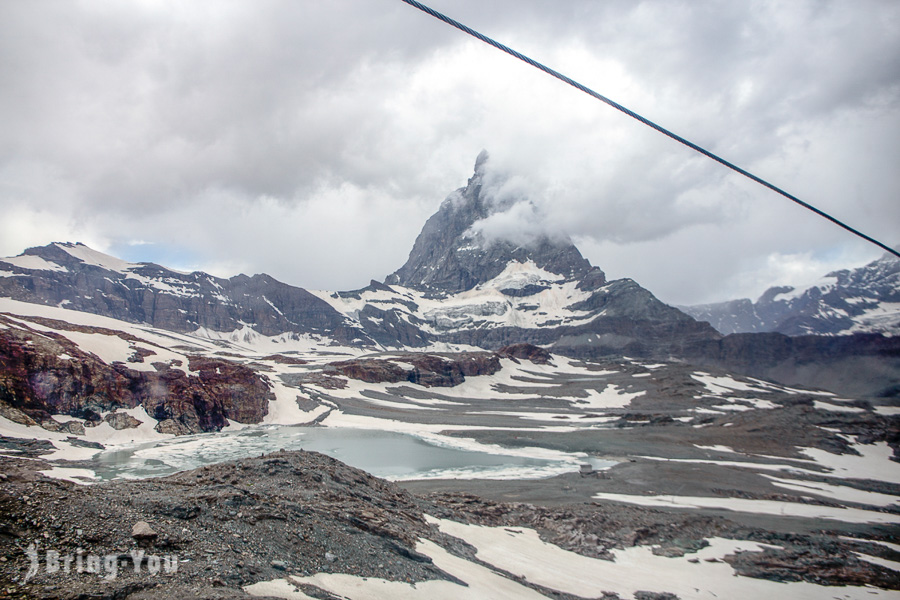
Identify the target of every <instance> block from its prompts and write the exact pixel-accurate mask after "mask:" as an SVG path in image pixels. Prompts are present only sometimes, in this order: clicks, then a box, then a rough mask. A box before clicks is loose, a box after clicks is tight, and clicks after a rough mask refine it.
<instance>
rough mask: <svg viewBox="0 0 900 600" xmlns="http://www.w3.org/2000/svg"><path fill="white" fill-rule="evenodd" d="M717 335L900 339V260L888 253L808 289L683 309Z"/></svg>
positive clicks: (785, 288)
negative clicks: (862, 334)
mask: <svg viewBox="0 0 900 600" xmlns="http://www.w3.org/2000/svg"><path fill="white" fill-rule="evenodd" d="M680 308H681V309H682V310H683V311H684V312H686V313H687V314H689V315H691V316H692V317H694V318H696V319H699V320H702V321H708V322H709V323H711V324H712V326H713V327H715V328H716V329H717V330H718V331H720V332H722V333H725V334H728V333H748V332H762V331H777V332H779V333H783V334H785V335H791V336H798V335H847V334H851V333H860V332H876V333H884V334H889V335H900V259H898V258H897V257H896V256H894V255H892V254H889V253H885V254H884V255H883V256H882V257H881V258H879V259H878V260H876V261H873V262H871V263H869V264H867V265H865V266H863V267H859V268H856V269H842V270H839V271H833V272H831V273H828V274H827V275H825V276H824V277H822V278H821V279H820V280H819V281H816V282H814V283H812V284H810V285H806V286H798V287H793V286H778V287H772V288H769V289H768V290H766V291H765V293H763V294H762V296H760V297H759V299H758V300H757V301H756V302H753V301H751V300H750V299H748V298H742V299H740V300H730V301H727V302H719V303H715V304H703V305H696V306H684V307H680Z"/></svg>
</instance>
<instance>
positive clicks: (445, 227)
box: [386, 152, 603, 294]
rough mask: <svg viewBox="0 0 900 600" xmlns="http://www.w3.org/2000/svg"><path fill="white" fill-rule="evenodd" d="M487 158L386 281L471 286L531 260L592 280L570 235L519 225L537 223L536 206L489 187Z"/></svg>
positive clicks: (598, 275)
mask: <svg viewBox="0 0 900 600" xmlns="http://www.w3.org/2000/svg"><path fill="white" fill-rule="evenodd" d="M488 175H489V159H488V158H487V153H485V152H482V154H480V155H479V157H478V160H477V161H476V166H475V174H474V175H473V176H472V177H471V178H470V179H469V181H468V183H467V185H466V187H464V188H460V189H458V190H456V191H454V192H453V193H451V194H450V195H449V196H448V197H447V199H446V200H444V202H443V203H442V204H441V206H440V208H439V209H438V211H437V212H436V213H435V214H434V215H432V216H431V218H429V219H428V221H427V222H426V223H425V226H424V227H423V228H422V231H421V233H420V234H419V236H418V238H416V242H415V244H414V245H413V249H412V251H411V252H410V255H409V259H408V260H407V262H406V264H404V265H403V266H402V267H401V268H400V269H398V270H397V271H396V272H395V273H393V274H392V275H390V276H388V278H387V279H386V283H388V284H398V285H402V286H405V287H409V288H414V289H417V290H421V291H425V292H429V293H433V294H447V293H457V292H462V291H465V290H470V289H472V288H474V287H476V286H478V285H481V284H484V283H486V282H488V281H490V280H492V279H494V278H496V277H497V276H499V275H500V274H501V273H502V272H503V271H504V269H506V268H507V265H509V264H511V263H513V262H515V263H521V264H525V263H528V262H531V263H533V264H535V265H536V266H537V267H539V268H540V269H543V270H545V271H547V272H550V273H553V274H555V275H556V276H558V278H559V277H561V278H564V279H568V280H578V279H581V278H583V277H585V276H587V275H589V274H590V275H591V277H592V278H593V280H594V281H595V282H596V281H598V280H600V279H603V277H602V271H600V270H599V269H597V268H596V267H592V266H591V264H590V263H589V262H588V261H587V260H586V259H585V258H584V257H583V256H582V255H581V253H580V252H579V251H578V249H577V248H576V247H575V246H574V245H573V244H572V243H571V241H570V240H568V239H558V238H557V237H551V236H548V235H546V234H545V233H542V232H541V231H540V229H539V228H538V229H534V230H527V228H524V230H523V226H522V224H523V223H525V224H527V223H536V222H537V221H539V219H536V218H535V215H533V214H526V213H529V211H531V212H533V211H534V210H535V208H534V205H533V204H531V203H530V202H529V201H528V199H527V198H525V197H524V196H520V195H517V194H516V192H515V190H514V189H506V190H505V191H503V193H499V192H498V190H499V189H502V188H503V186H502V184H501V183H498V182H497V181H493V182H492V183H491V185H490V187H488V186H487V184H486V181H487V180H488V179H490V177H489V176H488Z"/></svg>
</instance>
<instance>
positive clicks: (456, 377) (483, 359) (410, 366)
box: [326, 352, 501, 387]
mask: <svg viewBox="0 0 900 600" xmlns="http://www.w3.org/2000/svg"><path fill="white" fill-rule="evenodd" d="M500 369H501V365H500V356H499V355H498V354H494V353H491V352H463V353H459V354H399V355H397V356H396V357H392V358H390V359H374V358H363V359H354V360H346V361H340V362H333V363H329V364H328V366H327V371H326V372H327V373H336V374H339V375H342V376H344V377H348V378H350V379H356V380H359V381H365V382H366V383H399V382H401V381H407V382H409V383H416V384H419V385H422V386H425V387H453V386H455V385H459V384H460V383H462V382H463V381H465V378H466V377H467V376H469V377H472V376H477V375H492V374H494V373H496V372H497V371H499V370H500Z"/></svg>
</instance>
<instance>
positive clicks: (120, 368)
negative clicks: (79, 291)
mask: <svg viewBox="0 0 900 600" xmlns="http://www.w3.org/2000/svg"><path fill="white" fill-rule="evenodd" d="M0 324H6V325H8V326H7V327H6V328H0V405H2V407H3V408H2V411H3V413H2V414H8V415H9V418H11V419H13V420H16V421H17V422H22V423H23V424H35V423H40V424H42V425H44V426H45V427H47V428H48V429H52V430H54V431H67V432H69V433H73V434H83V433H84V431H83V428H84V426H95V425H98V424H99V423H101V422H102V420H103V419H101V417H100V414H101V413H103V412H107V411H114V410H115V409H117V408H134V407H136V406H138V405H143V406H144V408H145V410H146V411H147V413H148V414H149V415H150V416H151V417H153V418H154V419H156V420H158V421H161V422H167V421H170V422H168V423H166V424H162V423H161V424H160V425H159V426H158V430H159V431H166V432H169V433H176V434H182V433H199V432H202V431H217V430H219V429H221V428H222V427H224V426H225V425H227V423H228V420H229V419H230V420H233V421H237V422H239V423H259V422H260V421H262V419H263V417H264V416H265V415H266V414H267V412H268V403H269V401H270V400H274V395H273V394H272V392H271V391H270V390H269V387H268V384H267V383H266V382H265V380H264V379H263V378H262V377H261V376H260V375H259V374H257V373H255V372H254V371H253V370H252V369H250V368H248V367H246V366H243V365H239V364H236V363H233V362H230V361H226V360H222V359H218V358H216V359H209V358H201V357H191V358H189V365H188V370H190V371H193V372H196V374H195V373H193V372H192V373H191V374H188V373H185V372H184V371H183V370H181V369H177V368H174V367H176V366H179V365H180V362H179V361H172V362H171V363H162V362H157V363H153V364H154V366H155V367H156V368H157V369H158V371H156V372H153V371H149V372H148V371H135V370H133V369H130V368H128V366H127V365H126V364H124V363H114V364H112V365H108V364H106V363H104V362H103V361H101V360H100V359H99V358H98V357H96V356H94V355H93V354H88V353H85V352H83V351H81V350H80V349H79V348H78V346H76V345H75V344H73V343H72V342H71V341H70V340H68V339H67V338H65V337H63V336H62V335H60V334H56V333H52V332H46V331H37V330H34V329H31V328H30V327H28V326H27V325H26V324H23V323H21V322H19V321H12V320H10V319H7V318H6V317H3V316H2V315H0ZM48 324H49V323H48ZM52 325H53V326H59V327H58V328H60V329H71V328H75V327H76V326H72V325H67V324H60V323H59V322H56V321H54V322H52ZM77 329H78V330H79V331H84V332H87V333H98V334H102V335H116V336H119V337H121V338H122V339H125V340H127V341H133V342H138V341H140V340H138V339H137V338H135V337H134V336H129V335H127V334H121V333H118V332H115V331H111V330H100V329H92V328H89V327H77ZM141 354H143V355H144V356H147V355H149V353H146V352H145V353H141ZM56 414H65V415H70V416H73V417H77V418H79V419H83V420H84V423H81V422H77V423H73V424H65V425H62V424H59V423H56V422H55V421H53V420H52V418H51V415H56ZM113 415H116V416H113ZM110 419H111V420H112V421H111V422H110V424H111V425H113V426H114V427H117V426H118V427H131V426H135V422H136V419H132V418H131V417H129V416H128V415H126V414H124V413H122V414H121V415H119V414H117V413H112V414H111V415H108V418H107V420H108V421H110Z"/></svg>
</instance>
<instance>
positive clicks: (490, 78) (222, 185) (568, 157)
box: [0, 0, 900, 302]
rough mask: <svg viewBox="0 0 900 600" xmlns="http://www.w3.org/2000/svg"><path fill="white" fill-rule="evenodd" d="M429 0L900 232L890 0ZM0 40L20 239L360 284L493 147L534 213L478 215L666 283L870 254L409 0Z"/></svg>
mask: <svg viewBox="0 0 900 600" xmlns="http://www.w3.org/2000/svg"><path fill="white" fill-rule="evenodd" d="M433 5H434V7H435V8H436V9H438V10H442V11H445V12H447V13H448V14H450V15H451V16H453V17H455V18H458V19H460V20H462V21H464V22H466V23H468V24H469V25H471V26H472V27H474V28H476V29H478V30H481V31H483V32H485V33H487V34H491V35H494V36H495V37H496V38H498V39H499V40H500V41H503V42H505V43H508V44H510V45H512V46H513V47H516V48H517V49H519V50H521V51H523V52H524V53H526V54H529V55H532V56H533V57H534V58H536V59H539V60H542V61H545V62H546V63H547V64H549V65H550V66H552V67H554V68H557V69H559V70H561V71H563V72H565V73H567V74H569V75H571V76H572V77H574V78H575V79H578V80H580V81H582V82H583V83H585V84H586V85H588V86H591V87H593V88H595V89H596V90H597V91H599V92H601V93H603V94H606V95H607V96H609V97H611V98H612V99H614V100H616V101H618V102H621V103H623V104H625V105H626V106H629V107H630V108H632V109H634V110H636V111H638V112H640V113H642V114H644V115H646V116H647V117H649V118H652V119H654V120H657V121H658V122H660V123H661V124H662V125H664V126H666V127H669V128H671V129H672V130H674V131H676V132H677V133H679V134H682V135H684V136H686V137H688V138H690V139H693V140H694V141H696V142H698V143H700V144H703V145H707V146H709V147H710V148H711V149H713V150H714V151H717V152H720V153H721V154H723V155H724V156H725V157H726V158H728V159H730V160H733V161H735V162H737V163H739V164H741V165H742V166H746V167H747V168H749V169H750V170H751V171H754V172H756V173H758V174H759V175H761V176H764V177H767V178H770V179H771V180H772V181H773V182H774V183H776V184H777V185H781V186H783V187H785V188H786V189H788V190H789V191H791V192H792V193H795V194H797V195H798V196H799V197H801V198H803V199H805V200H807V201H809V202H811V203H813V204H816V205H818V206H821V207H822V208H823V209H826V210H829V211H832V212H834V213H835V214H836V215H837V216H839V217H840V218H844V219H846V220H847V221H848V222H850V223H851V224H853V225H854V226H856V227H858V228H860V229H862V230H865V231H867V232H869V233H870V234H872V235H874V236H875V237H879V238H884V241H886V242H887V243H889V244H895V243H897V242H900V240H898V239H896V226H895V224H896V223H898V222H900V203H898V202H897V201H896V199H897V197H898V192H900V172H898V170H897V169H896V168H895V166H894V165H893V163H894V162H895V160H896V159H895V157H896V156H898V155H900V84H898V83H897V82H898V74H900V35H898V31H900V5H897V4H896V3H889V2H881V1H878V0H870V1H863V2H856V3H853V4H848V3H840V2H819V1H812V0H798V1H796V2H790V3H783V2H774V1H769V0H754V1H752V2H744V3H724V2H709V3H673V2H668V1H663V0H647V1H644V2H640V3H611V2H605V3H599V2H570V3H558V2H544V1H540V0H531V1H516V2H513V1H512V0H498V1H497V2H491V3H489V4H485V3H484V2H476V1H475V0H454V1H453V2H450V1H449V0H435V1H434V2H433ZM0 55H2V56H4V57H6V60H5V61H3V62H2V63H0V80H2V81H3V82H4V85H3V88H4V89H3V92H2V93H0V211H2V214H3V215H4V218H3V224H2V226H0V227H2V230H0V232H2V233H3V234H4V235H3V238H2V241H0V248H2V250H3V251H4V253H5V254H15V253H18V252H20V251H21V250H22V249H24V248H25V247H26V246H29V245H36V244H43V243H46V242H48V241H51V240H52V239H54V237H53V236H60V238H59V239H62V238H63V237H65V239H69V240H73V241H75V240H76V239H77V240H79V241H83V242H85V243H93V244H96V245H99V246H100V249H104V248H106V249H109V248H112V249H118V248H126V247H127V246H126V244H127V242H128V241H130V240H134V239H140V240H144V241H147V242H149V243H150V245H147V246H143V247H132V248H131V249H130V250H129V254H130V256H129V258H130V259H131V260H140V259H141V258H140V256H139V255H138V254H139V252H140V248H145V249H146V250H147V251H148V254H149V255H151V256H156V255H158V254H162V255H165V254H166V253H164V252H160V248H162V247H164V246H168V247H173V248H177V249H181V250H179V251H183V254H184V258H183V260H182V262H183V263H185V264H188V263H190V264H194V263H196V264H197V266H204V265H206V266H210V265H215V268H216V270H217V272H219V273H226V272H228V271H229V270H232V269H240V270H246V271H253V272H261V271H265V272H270V273H272V274H273V275H275V276H277V277H279V278H281V279H283V280H285V281H288V282H291V283H294V284H298V285H303V286H307V287H326V288H347V287H357V286H359V285H364V284H365V283H367V281H368V279H369V278H370V277H383V276H384V275H385V274H387V273H389V272H391V271H393V270H394V269H396V268H397V267H398V266H400V264H402V262H403V260H404V259H405V257H406V255H407V253H408V251H409V249H410V247H411V245H412V241H413V240H414V239H415V236H416V234H417V233H418V230H419V228H420V227H421V225H422V224H423V223H424V220H425V219H426V218H427V216H428V215H429V214H430V213H432V212H433V211H434V210H436V209H437V207H438V205H439V204H440V202H441V200H442V199H443V198H444V197H445V196H446V195H447V194H448V193H449V192H450V191H451V190H453V189H455V188H457V187H459V186H461V185H464V183H465V180H466V178H467V177H468V176H470V175H471V168H472V161H473V159H474V157H475V155H476V154H477V152H478V151H479V150H481V149H482V148H487V149H488V150H490V151H491V154H492V161H493V163H494V165H495V167H496V168H497V169H498V170H501V171H503V172H506V173H509V174H511V175H512V176H514V180H513V181H514V182H515V185H516V186H518V188H517V191H518V192H521V193H522V194H524V195H527V196H528V198H529V199H530V200H531V202H532V203H533V207H534V209H533V211H532V209H531V208H527V207H526V208H521V209H518V210H519V211H521V212H516V213H514V214H512V213H511V214H509V215H505V216H502V217H501V216H498V217H497V218H496V219H494V220H493V221H492V222H490V223H487V224H485V225H486V226H489V229H492V230H493V229H496V231H497V232H501V231H502V232H504V233H503V235H509V236H517V235H518V236H520V237H523V236H524V238H527V237H528V236H530V235H534V234H535V232H536V231H538V230H540V229H543V230H546V231H551V232H561V233H566V234H570V235H573V236H575V237H576V238H577V239H578V240H579V244H580V245H581V247H582V250H583V252H584V253H585V255H586V256H588V257H589V258H590V259H591V260H592V261H593V262H595V263H596V264H598V265H599V266H600V267H601V268H603V269H604V270H606V271H608V272H609V273H610V274H614V275H616V276H631V277H633V278H635V279H637V280H638V281H639V282H640V283H642V284H643V285H645V286H646V287H648V288H649V289H651V290H652V291H654V292H656V293H657V294H658V295H660V296H661V297H662V298H663V299H666V300H668V301H672V302H692V301H707V300H710V299H723V298H727V297H730V296H734V295H738V294H740V295H750V296H753V295H758V293H759V292H761V291H762V289H756V288H758V287H759V286H762V285H767V284H768V282H769V281H772V280H774V279H775V278H776V277H781V276H788V275H789V273H788V272H786V271H785V270H784V269H781V268H780V267H779V264H780V262H779V260H780V259H779V260H776V259H772V260H773V261H774V263H773V262H770V257H779V256H790V257H795V258H792V259H791V261H793V262H797V263H803V264H804V265H806V266H805V267H803V268H805V269H806V270H809V269H813V268H818V267H819V266H823V267H824V266H826V265H832V262H833V261H832V260H831V258H830V257H839V258H846V259H848V260H851V259H852V260H854V261H855V262H864V261H865V260H868V259H871V258H874V257H876V256H878V255H879V254H880V251H878V250H877V249H875V248H869V247H868V246H867V245H866V244H865V243H864V242H858V241H856V240H855V239H853V238H851V237H850V236H849V234H845V233H843V232H841V231H840V230H838V229H837V228H834V227H833V226H831V225H829V224H827V223H824V222H819V220H818V219H817V218H816V217H814V216H813V215H811V214H808V213H805V212H804V211H802V210H801V209H799V208H796V207H794V206H791V205H789V204H788V203H787V201H786V200H783V199H780V198H778V197H776V196H774V195H773V194H772V193H770V192H768V191H766V190H764V189H762V188H760V187H758V186H755V185H752V184H749V183H747V182H744V181H741V180H740V178H738V177H737V176H734V175H730V174H728V173H727V172H726V171H724V169H722V168H721V167H719V166H717V165H715V164H713V163H712V162H710V161H708V160H706V159H703V158H702V157H699V156H696V155H694V154H692V152H691V151H689V150H687V149H685V148H683V147H681V146H679V145H677V144H675V143H674V142H672V141H671V140H668V139H666V138H663V137H662V136H660V135H659V134H658V133H656V132H653V131H651V130H649V129H647V128H646V127H644V126H642V125H640V124H638V123H636V122H634V121H632V120H630V119H629V118H628V117H626V116H624V115H622V114H620V113H618V112H616V111H614V110H612V109H611V108H609V107H607V106H604V105H602V104H601V103H599V102H597V101H595V100H593V99H591V98H589V97H587V96H585V95H584V94H581V93H579V92H577V91H575V90H574V89H571V88H569V87H567V86H565V85H563V84H562V83H560V82H558V81H555V80H553V79H551V78H549V77H547V76H546V75H544V74H542V73H540V72H538V71H536V70H534V69H532V68H531V67H528V66H526V65H524V64H521V63H519V62H518V61H516V60H514V59H513V58H511V57H508V56H506V55H503V54H501V53H499V52H497V51H496V50H494V49H492V48H490V47H487V46H485V45H483V44H481V43H479V42H476V41H475V40H472V39H470V38H467V37H466V36H464V35H462V34H461V33H459V32H457V31H455V30H452V29H450V28H449V27H447V26H446V25H444V24H441V23H439V22H437V21H435V20H434V19H432V18H430V17H428V16H426V15H424V14H422V13H420V12H418V11H416V10H414V9H412V8H411V7H409V6H407V5H405V4H403V3H400V2H393V3H390V2H373V3H359V2H351V1H350V0H332V1H330V2H327V3H323V2H312V1H299V2H281V1H277V0H267V1H264V2H259V3H254V4H253V5H252V7H251V6H250V5H245V4H241V3H226V4H222V3H218V2H203V1H198V2H191V3H178V2H166V1H161V2H146V3H128V4H123V3H118V2H101V3H89V4H77V3H59V4H52V5H47V4H43V3H24V2H20V3H15V2H10V3H3V4H2V5H0ZM507 191H509V190H507ZM537 225H539V226H540V227H539V228H536V227H537ZM175 258H177V256H176V257H175ZM175 258H173V260H175ZM173 266H174V265H173ZM751 282H753V283H752V284H751ZM754 286H756V287H754Z"/></svg>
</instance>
